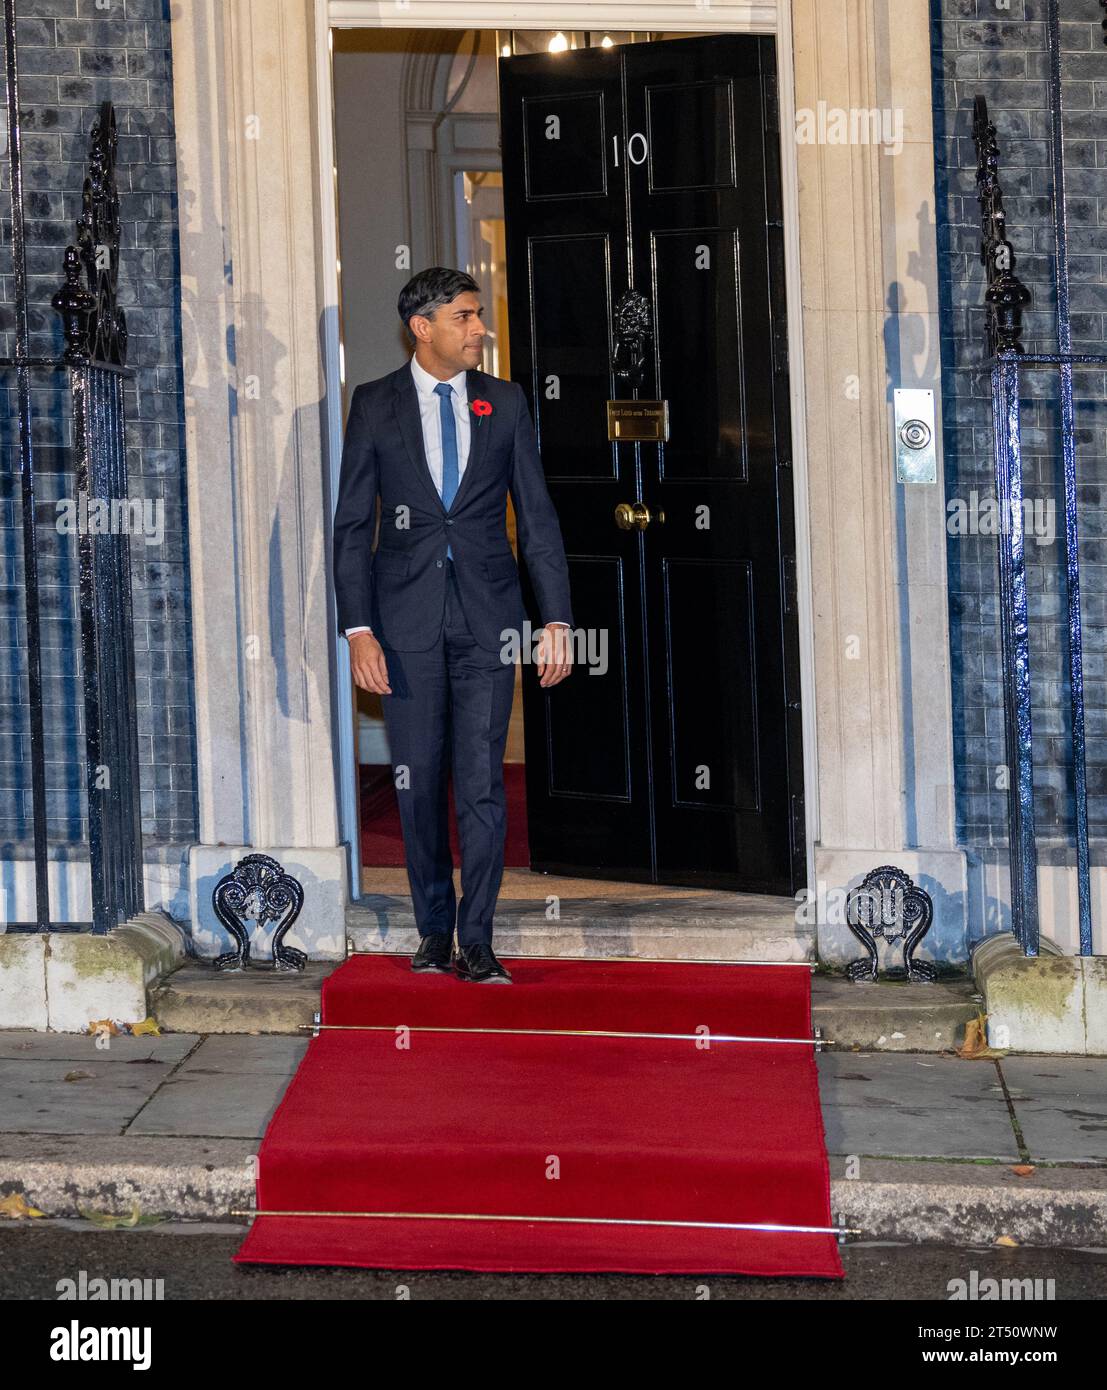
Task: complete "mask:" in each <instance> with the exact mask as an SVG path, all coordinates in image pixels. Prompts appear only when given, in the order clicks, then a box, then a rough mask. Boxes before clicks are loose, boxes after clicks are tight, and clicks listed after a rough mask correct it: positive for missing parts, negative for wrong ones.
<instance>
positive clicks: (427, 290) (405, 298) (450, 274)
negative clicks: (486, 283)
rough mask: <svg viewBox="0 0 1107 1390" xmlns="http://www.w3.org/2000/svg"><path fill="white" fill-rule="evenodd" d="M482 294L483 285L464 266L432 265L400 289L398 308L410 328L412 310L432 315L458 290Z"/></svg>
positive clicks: (453, 297)
mask: <svg viewBox="0 0 1107 1390" xmlns="http://www.w3.org/2000/svg"><path fill="white" fill-rule="evenodd" d="M467 291H468V292H471V293H473V294H480V286H479V285H478V284H477V282H476V281H475V280H474V279H473V277H472V276H471V275H466V274H465V272H464V271H463V270H449V269H447V268H446V266H442V265H432V266H431V267H430V269H429V270H421V271H420V272H419V274H418V275H413V276H412V277H411V279H410V280H409V281H408V282H407V284H406V285H405V286H404V287H403V289H402V290H401V291H400V298H399V300H398V301H397V304H396V308H397V309H398V310H399V311H400V318H401V319H402V320H403V323H404V327H405V328H406V329H407V330H408V332H409V333H410V332H411V324H410V322H409V320H410V319H411V316H412V314H422V315H423V316H424V318H428V319H429V318H431V317H432V316H433V314H434V311H435V310H436V309H441V307H442V306H443V304H450V303H452V302H453V300H455V299H456V298H457V297H458V295H459V294H465V293H466V292H467Z"/></svg>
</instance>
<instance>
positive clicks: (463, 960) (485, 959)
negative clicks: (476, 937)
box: [454, 941, 512, 985]
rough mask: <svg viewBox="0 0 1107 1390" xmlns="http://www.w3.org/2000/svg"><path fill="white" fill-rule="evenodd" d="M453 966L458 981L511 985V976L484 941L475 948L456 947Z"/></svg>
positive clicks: (479, 942)
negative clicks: (455, 968)
mask: <svg viewBox="0 0 1107 1390" xmlns="http://www.w3.org/2000/svg"><path fill="white" fill-rule="evenodd" d="M454 965H455V966H456V967H457V975H458V979H459V980H473V981H474V982H475V983H476V984H480V985H483V984H498V985H509V984H511V983H512V981H511V975H510V974H509V972H508V971H507V970H505V969H504V967H503V966H502V965H501V964H500V962H499V961H498V960H497V959H496V955H495V952H494V951H493V950H492V947H491V946H489V945H488V943H487V942H485V941H478V942H477V944H476V945H475V946H458V948H457V951H456V952H455V953H454Z"/></svg>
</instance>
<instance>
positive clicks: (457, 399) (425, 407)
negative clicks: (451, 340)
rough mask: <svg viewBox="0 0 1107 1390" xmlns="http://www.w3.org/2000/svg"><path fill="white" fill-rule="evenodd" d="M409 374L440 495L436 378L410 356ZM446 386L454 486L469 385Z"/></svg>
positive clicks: (465, 434) (461, 464) (460, 469)
mask: <svg viewBox="0 0 1107 1390" xmlns="http://www.w3.org/2000/svg"><path fill="white" fill-rule="evenodd" d="M411 375H412V377H413V378H414V380H415V396H416V399H417V400H418V402H419V418H420V421H421V423H422V426H423V449H424V452H425V453H426V456H427V466H428V468H429V469H430V473H431V478H432V479H433V481H434V486H435V488H436V489H437V490H438V495H439V496H440V497H441V495H442V407H441V404H440V402H441V399H442V398H441V397H440V396H439V395H437V394H436V392H435V389H434V388H435V387H436V386H438V385H439V380H438V377H436V376H431V374H430V372H428V371H427V370H426V368H424V367H421V366H420V365H419V363H418V362H417V361H416V360H415V358H414V357H412V359H411ZM449 385H450V386H451V387H452V388H453V395H452V396H451V397H450V404H451V405H452V406H453V408H454V426H455V429H456V432H457V485H458V487H459V488H460V486H461V480H462V478H463V477H464V476H465V467H466V464H467V463H468V462H469V441H470V437H471V431H472V428H473V425H472V419H471V416H470V412H469V385H468V382H467V381H466V376H465V372H464V371H460V372H458V374H457V376H452V377H450V378H449ZM550 626H551V627H565V626H567V624H565V623H551V624H550ZM372 631H373V629H372V628H371V627H367V626H361V627H348V628H347V629H346V636H347V637H352V636H353V635H354V633H355V632H372Z"/></svg>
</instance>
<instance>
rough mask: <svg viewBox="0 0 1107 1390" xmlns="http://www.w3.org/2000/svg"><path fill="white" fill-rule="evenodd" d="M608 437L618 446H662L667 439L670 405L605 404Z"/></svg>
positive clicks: (655, 403)
mask: <svg viewBox="0 0 1107 1390" xmlns="http://www.w3.org/2000/svg"><path fill="white" fill-rule="evenodd" d="M607 437H608V439H613V440H616V441H617V442H618V443H620V444H626V443H635V442H646V443H650V444H659V443H660V444H663V443H664V442H665V441H666V440H667V439H668V437H669V402H668V401H608V403H607Z"/></svg>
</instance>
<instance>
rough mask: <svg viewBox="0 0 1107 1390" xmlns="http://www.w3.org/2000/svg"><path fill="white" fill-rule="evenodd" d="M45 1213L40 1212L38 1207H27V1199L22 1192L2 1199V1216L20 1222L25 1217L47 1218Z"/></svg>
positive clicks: (0, 1204)
mask: <svg viewBox="0 0 1107 1390" xmlns="http://www.w3.org/2000/svg"><path fill="white" fill-rule="evenodd" d="M45 1215H46V1213H45V1212H44V1211H39V1209H38V1207H32V1206H28V1205H27V1199H26V1197H24V1195H23V1193H22V1192H11V1193H9V1194H8V1196H7V1197H2V1198H0V1216H10V1217H11V1218H12V1219H13V1220H15V1221H18V1220H19V1219H20V1218H21V1217H24V1216H45Z"/></svg>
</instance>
